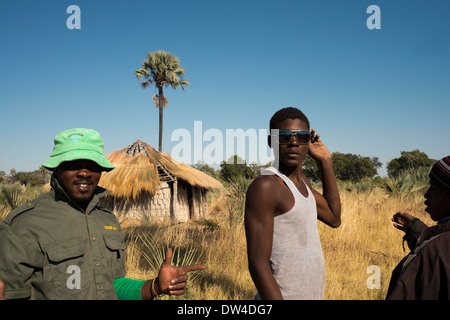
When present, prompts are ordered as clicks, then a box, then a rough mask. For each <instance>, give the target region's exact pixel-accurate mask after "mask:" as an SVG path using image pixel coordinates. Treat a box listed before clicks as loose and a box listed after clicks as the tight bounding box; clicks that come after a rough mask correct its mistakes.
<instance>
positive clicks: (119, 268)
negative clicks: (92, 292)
mask: <svg viewBox="0 0 450 320" xmlns="http://www.w3.org/2000/svg"><path fill="white" fill-rule="evenodd" d="M103 240H104V241H105V246H106V250H107V255H106V256H107V259H106V263H107V265H108V270H111V271H112V272H113V274H112V277H113V278H121V277H124V276H125V244H124V242H123V239H122V238H121V237H118V236H112V235H103Z"/></svg>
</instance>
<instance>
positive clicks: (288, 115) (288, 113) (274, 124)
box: [270, 107, 309, 130]
mask: <svg viewBox="0 0 450 320" xmlns="http://www.w3.org/2000/svg"><path fill="white" fill-rule="evenodd" d="M286 119H300V120H302V121H303V122H305V123H306V124H307V125H308V129H309V120H308V118H307V117H306V116H305V114H304V113H303V112H301V111H300V110H299V109H297V108H293V107H288V108H283V109H280V110H278V111H277V112H275V114H274V115H273V116H272V118H271V119H270V130H272V129H278V124H279V123H280V122H283V121H284V120H286Z"/></svg>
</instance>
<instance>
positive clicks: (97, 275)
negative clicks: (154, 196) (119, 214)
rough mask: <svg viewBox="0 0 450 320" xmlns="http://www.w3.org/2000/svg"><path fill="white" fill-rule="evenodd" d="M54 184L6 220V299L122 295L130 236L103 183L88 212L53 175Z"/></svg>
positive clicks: (1, 270) (0, 267)
mask: <svg viewBox="0 0 450 320" xmlns="http://www.w3.org/2000/svg"><path fill="white" fill-rule="evenodd" d="M51 186H52V190H51V191H50V192H48V193H46V194H43V195H42V196H40V197H38V198H37V199H35V200H33V201H31V202H29V203H26V204H25V205H23V206H21V207H19V208H17V209H16V210H14V211H13V212H11V213H10V214H9V215H8V216H7V217H6V218H5V219H4V220H3V221H2V223H1V224H0V279H2V280H3V282H4V283H5V287H6V299H19V298H30V299H117V294H116V291H115V289H114V279H117V278H122V277H124V276H125V256H124V249H125V245H124V239H123V235H122V231H121V228H120V225H119V223H118V221H117V219H116V217H115V215H114V214H112V213H111V212H110V211H108V210H107V209H105V208H102V207H100V206H99V205H98V201H99V197H101V196H104V195H106V194H108V193H109V192H110V191H108V190H106V189H103V188H100V187H97V189H96V190H95V192H94V197H93V199H92V201H91V202H90V203H89V205H88V207H87V209H86V212H85V211H84V210H82V209H81V208H80V207H79V206H78V205H77V204H76V203H75V202H73V201H72V200H71V199H70V198H69V197H68V196H67V194H66V193H65V192H64V190H63V189H62V188H61V186H60V185H59V183H58V181H57V180H56V179H55V178H54V177H53V176H52V180H51Z"/></svg>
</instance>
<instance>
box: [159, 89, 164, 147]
mask: <svg viewBox="0 0 450 320" xmlns="http://www.w3.org/2000/svg"><path fill="white" fill-rule="evenodd" d="M163 97H164V95H163V88H162V87H158V100H159V101H158V105H159V106H158V108H159V146H158V151H159V152H162V136H163V108H164V106H163V101H164V100H163Z"/></svg>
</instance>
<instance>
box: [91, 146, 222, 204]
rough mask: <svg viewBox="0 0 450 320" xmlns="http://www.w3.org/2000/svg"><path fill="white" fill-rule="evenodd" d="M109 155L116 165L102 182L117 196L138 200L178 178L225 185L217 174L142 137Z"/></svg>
mask: <svg viewBox="0 0 450 320" xmlns="http://www.w3.org/2000/svg"><path fill="white" fill-rule="evenodd" d="M106 157H107V158H108V160H109V161H110V162H111V163H112V164H114V165H115V167H116V168H115V169H114V170H111V171H110V172H104V173H103V174H102V177H101V179H100V182H99V185H100V186H102V187H103V188H106V189H109V190H111V191H112V196H114V197H123V198H130V197H132V198H133V199H136V197H137V195H138V194H139V193H140V192H148V193H150V194H151V195H153V194H155V192H156V191H157V190H158V189H159V185H160V181H174V180H177V179H181V180H184V181H186V182H187V183H189V184H190V185H192V186H195V187H201V188H205V189H219V188H222V184H221V183H220V182H219V181H217V180H216V179H214V178H213V177H211V176H209V175H207V174H206V173H203V172H201V171H199V170H196V169H194V168H192V167H191V166H189V165H187V164H184V163H182V162H179V161H177V160H175V159H173V158H172V157H171V156H169V155H168V154H165V153H162V152H159V151H157V150H156V149H154V148H153V147H152V146H150V145H148V144H147V143H145V142H143V141H141V140H137V141H136V142H134V143H133V144H131V145H129V146H128V147H126V148H124V149H122V150H120V151H113V152H112V153H110V154H109V155H107V156H106Z"/></svg>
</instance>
